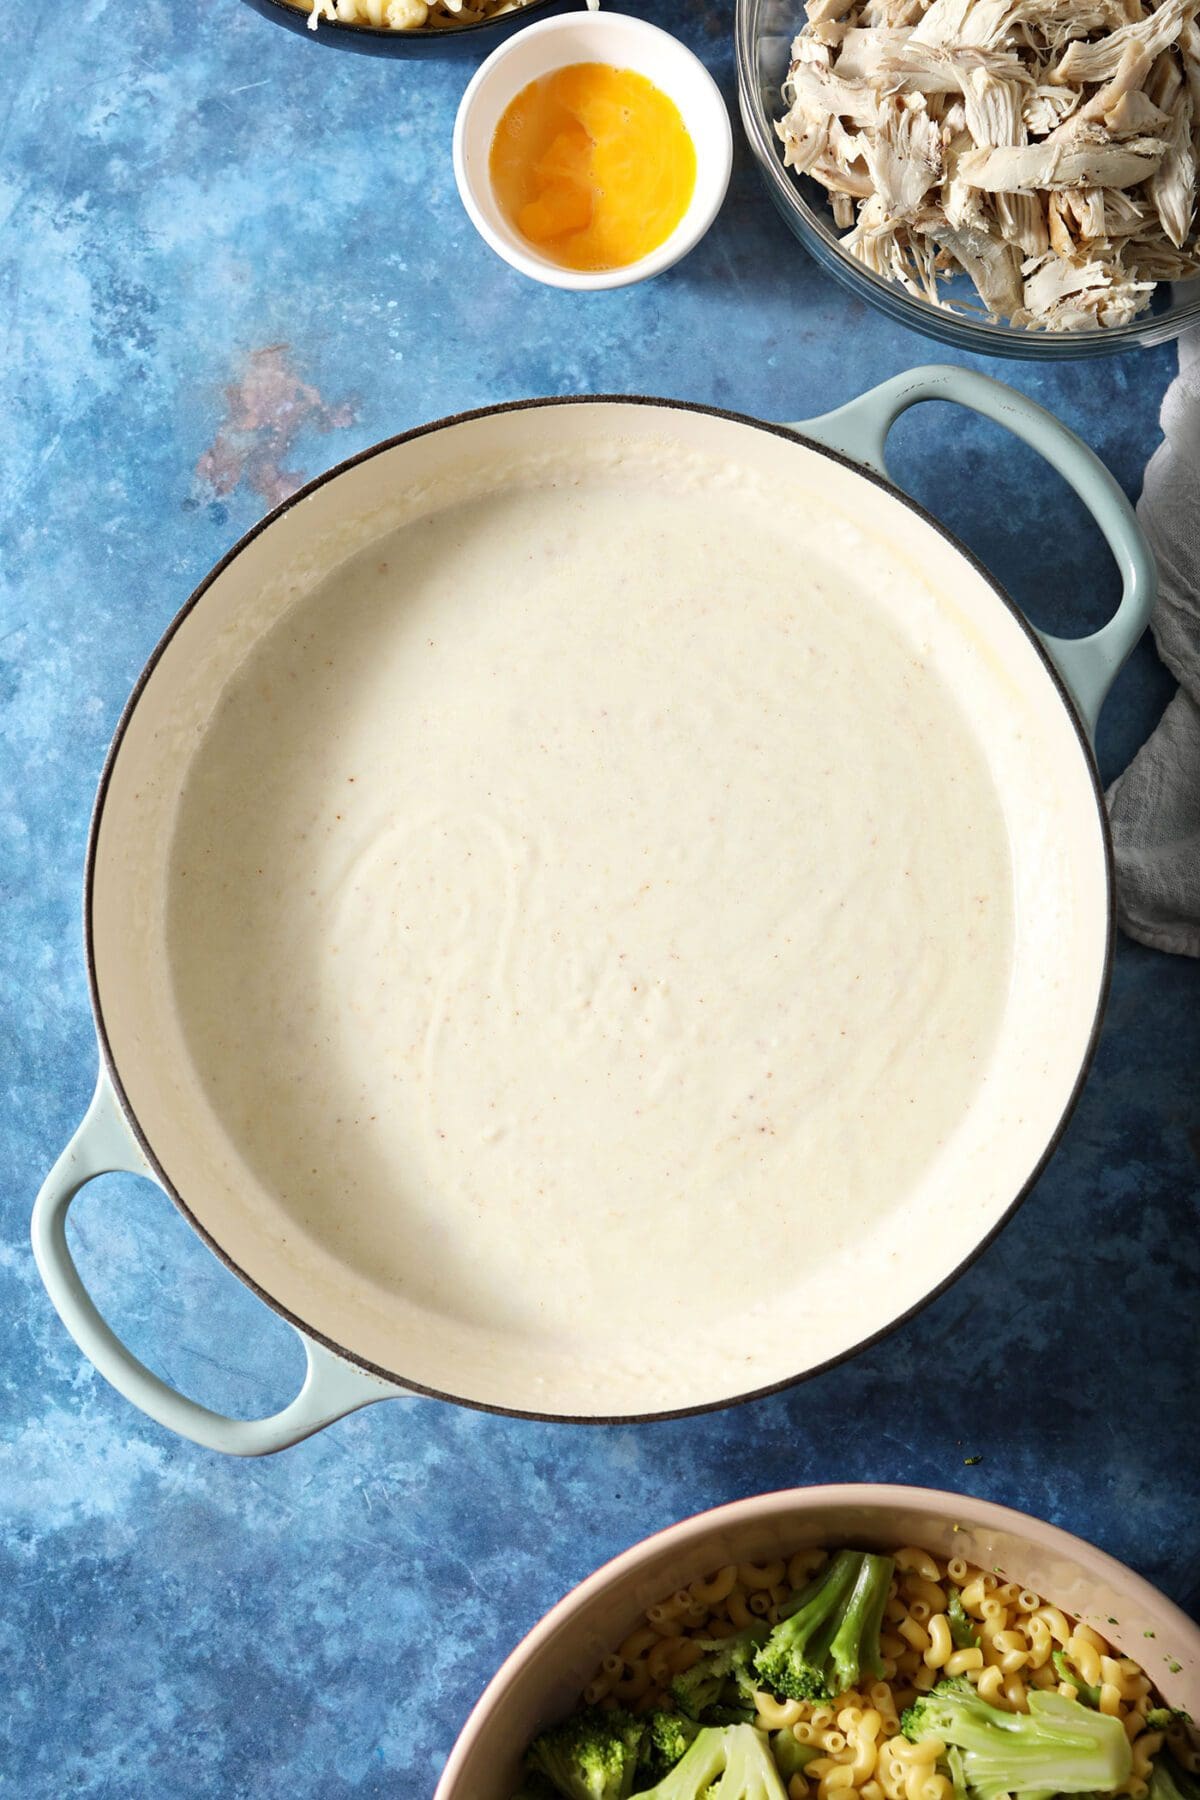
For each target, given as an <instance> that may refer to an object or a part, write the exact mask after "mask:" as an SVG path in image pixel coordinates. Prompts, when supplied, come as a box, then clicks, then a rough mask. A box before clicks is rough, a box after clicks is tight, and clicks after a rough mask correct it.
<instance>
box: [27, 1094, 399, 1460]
mask: <svg viewBox="0 0 1200 1800" xmlns="http://www.w3.org/2000/svg"><path fill="white" fill-rule="evenodd" d="M118 1170H120V1171H125V1172H127V1173H129V1174H133V1175H148V1176H149V1177H150V1179H151V1180H154V1179H155V1175H154V1171H153V1170H152V1169H151V1167H150V1165H149V1163H148V1162H147V1161H146V1158H145V1157H144V1156H143V1155H142V1152H141V1149H140V1147H139V1146H138V1144H137V1141H136V1139H135V1138H134V1136H133V1133H132V1131H131V1130H130V1128H129V1125H128V1123H127V1122H126V1119H125V1116H124V1114H123V1113H122V1111H121V1108H120V1106H119V1104H118V1102H117V1099H116V1096H115V1094H114V1093H113V1090H112V1086H111V1084H110V1082H109V1080H108V1077H107V1075H106V1074H105V1072H104V1071H103V1069H102V1070H101V1072H100V1079H99V1081H98V1082H97V1085H96V1092H95V1094H94V1096H93V1098H92V1103H91V1105H90V1106H89V1107H88V1110H87V1112H86V1113H85V1114H84V1118H83V1122H82V1124H81V1125H80V1126H79V1129H78V1130H77V1131H76V1133H75V1135H74V1137H73V1138H72V1139H71V1141H70V1143H69V1144H68V1145H67V1147H66V1149H65V1150H64V1151H63V1153H62V1155H61V1156H60V1157H59V1159H58V1161H57V1162H56V1163H55V1165H54V1167H53V1168H52V1169H51V1171H50V1173H49V1175H48V1176H47V1177H46V1180H45V1182H44V1184H43V1186H42V1190H41V1192H40V1194H39V1195H38V1197H37V1201H36V1203H35V1205H34V1209H33V1229H32V1236H33V1253H34V1256H35V1258H36V1260H37V1266H38V1271H39V1273H40V1274H41V1277H42V1280H43V1282H44V1283H45V1287H46V1292H47V1293H48V1294H49V1296H50V1298H51V1300H52V1301H53V1302H54V1306H55V1308H56V1310H57V1312H58V1315H59V1317H60V1318H61V1320H62V1322H63V1324H64V1325H65V1326H66V1328H67V1330H68V1331H69V1332H70V1334H71V1336H72V1337H73V1338H74V1339H75V1342H76V1343H77V1344H78V1346H79V1348H80V1349H81V1350H82V1351H83V1354H84V1355H85V1356H86V1357H88V1358H89V1359H90V1361H91V1362H92V1363H93V1364H94V1365H95V1367H96V1368H97V1369H98V1370H99V1372H100V1374H101V1375H103V1376H104V1378H105V1380H106V1381H109V1382H111V1384H112V1385H113V1387H115V1388H116V1390H117V1392H118V1393H120V1394H122V1395H124V1397H125V1399H126V1400H128V1401H130V1402H131V1403H132V1404H133V1405H134V1406H136V1407H138V1408H140V1410H141V1411H142V1412H144V1413H146V1414H147V1415H148V1416H149V1417H150V1418H151V1419H154V1420H155V1421H156V1423H157V1424H159V1425H162V1426H165V1427H166V1429H167V1430H168V1431H174V1432H178V1433H179V1435H180V1436H181V1437H186V1438H190V1439H191V1440H192V1442H193V1443H194V1444H201V1445H203V1446H204V1448H205V1449H207V1450H221V1451H224V1452H225V1453H226V1454H227V1455H230V1456H266V1455H269V1454H270V1453H271V1452H272V1451H275V1450H284V1449H286V1448H287V1447H288V1446H289V1445H290V1444H298V1443H300V1442H301V1440H302V1439H304V1438H306V1437H311V1436H312V1435H313V1433H314V1432H317V1431H323V1430H324V1428H325V1426H326V1425H332V1424H333V1422H334V1420H335V1419H341V1418H344V1417H345V1415H346V1414H347V1413H351V1412H357V1411H358V1409H359V1408H360V1407H362V1406H370V1405H371V1404H372V1403H373V1402H374V1401H376V1400H389V1399H392V1398H394V1397H395V1396H396V1395H397V1394H399V1393H400V1392H401V1391H402V1390H400V1389H398V1388H395V1387H392V1386H391V1385H389V1384H388V1383H387V1382H384V1381H381V1380H378V1379H376V1378H375V1377H374V1376H372V1375H368V1374H367V1373H366V1372H365V1371H363V1370H361V1369H357V1368H355V1367H353V1366H352V1365H351V1364H349V1363H347V1362H345V1361H343V1359H342V1358H341V1357H338V1356H335V1355H334V1354H333V1352H332V1351H330V1350H327V1349H326V1348H325V1347H324V1345H322V1344H318V1343H315V1342H314V1341H313V1340H312V1339H311V1338H309V1337H306V1336H305V1334H304V1333H303V1332H301V1331H297V1333H296V1335H297V1336H298V1337H299V1339H300V1341H301V1343H302V1344H303V1345H304V1353H305V1355H306V1357H307V1359H308V1367H307V1370H306V1372H305V1377H304V1383H303V1385H302V1387H301V1389H300V1392H299V1393H298V1394H297V1395H296V1398H295V1399H294V1400H293V1401H292V1402H291V1403H290V1404H289V1405H288V1406H285V1407H284V1408H283V1410H282V1412H278V1413H275V1414H273V1415H272V1416H271V1417H270V1418H266V1419H230V1418H226V1417H225V1415H224V1414H223V1413H218V1412H212V1411H210V1409H209V1408H208V1407H207V1406H201V1405H200V1404H199V1402H198V1401H195V1400H189V1399H188V1398H187V1396H186V1395H185V1394H181V1393H179V1392H178V1391H177V1390H176V1389H175V1388H173V1387H170V1386H169V1385H168V1384H167V1382H165V1381H163V1380H161V1379H160V1378H159V1376H157V1375H156V1374H155V1373H154V1372H153V1370H152V1369H148V1368H147V1367H146V1365H145V1363H143V1362H140V1361H139V1360H138V1358H137V1357H136V1356H134V1354H133V1352H132V1351H131V1350H129V1349H128V1348H127V1347H126V1345H124V1344H123V1343H122V1342H121V1340H120V1338H119V1337H118V1336H117V1334H116V1333H115V1332H114V1331H113V1329H112V1327H111V1326H110V1325H109V1324H108V1323H107V1321H106V1320H105V1319H104V1318H103V1316H102V1315H101V1313H100V1311H99V1309H98V1307H97V1306H96V1303H95V1301H94V1300H93V1299H92V1297H91V1295H90V1294H89V1293H88V1291H87V1289H86V1287H85V1286H84V1284H83V1278H82V1277H81V1275H80V1273H79V1270H78V1269H77V1268H76V1266H75V1262H74V1259H73V1257H72V1255H71V1250H70V1246H69V1244H68V1242H67V1213H68V1212H69V1210H70V1207H71V1202H72V1201H73V1200H74V1198H75V1196H76V1194H78V1193H79V1191H80V1189H81V1188H84V1187H86V1185H87V1183H88V1182H89V1181H93V1180H94V1179H95V1178H96V1176H97V1175H107V1174H110V1173H112V1172H114V1171H118Z"/></svg>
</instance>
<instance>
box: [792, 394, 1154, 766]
mask: <svg viewBox="0 0 1200 1800" xmlns="http://www.w3.org/2000/svg"><path fill="white" fill-rule="evenodd" d="M921 400H954V401H957V403H958V404H959V405H960V406H967V407H970V409H971V411H972V412H977V413H982V414H983V415H984V417H985V418H989V419H994V420H995V421H996V423H997V425H1003V426H1004V427H1005V429H1006V430H1008V431H1011V432H1012V433H1013V434H1014V436H1016V437H1019V438H1023V439H1024V440H1025V442H1026V443H1027V444H1031V445H1032V446H1033V448H1034V449H1035V450H1037V451H1038V452H1039V453H1040V455H1042V456H1044V457H1045V459H1046V461H1047V462H1048V463H1050V464H1051V466H1052V467H1053V468H1055V469H1057V470H1058V472H1059V474H1060V475H1062V476H1063V477H1064V479H1065V480H1066V481H1067V482H1069V483H1070V485H1071V487H1073V488H1074V490H1075V492H1076V493H1077V494H1078V495H1079V498H1080V499H1081V500H1082V501H1083V503H1084V505H1085V506H1086V507H1087V509H1088V511H1089V512H1090V513H1091V515H1092V517H1093V518H1094V519H1095V521H1096V523H1097V525H1099V527H1100V529H1101V531H1102V532H1103V533H1104V536H1105V537H1106V538H1107V540H1108V545H1109V548H1110V550H1111V551H1112V553H1113V555H1114V556H1115V557H1116V559H1117V566H1118V568H1119V569H1120V571H1121V578H1122V592H1121V601H1120V605H1119V606H1118V607H1117V610H1116V612H1115V613H1114V614H1113V616H1112V618H1111V619H1110V620H1109V621H1108V623H1107V625H1102V626H1101V628H1100V630H1099V631H1096V632H1093V633H1092V634H1091V636H1090V637H1081V638H1060V637H1052V636H1050V635H1049V634H1048V633H1047V632H1044V631H1039V632H1038V634H1037V635H1038V637H1039V639H1040V640H1041V643H1042V644H1043V646H1044V648H1045V650H1046V652H1047V654H1048V655H1049V657H1050V660H1051V661H1052V662H1053V664H1054V665H1055V667H1056V668H1057V669H1058V672H1059V674H1060V675H1061V676H1062V678H1063V681H1064V683H1065V684H1066V687H1067V690H1068V692H1069V693H1070V695H1071V698H1072V699H1073V700H1074V702H1075V706H1076V709H1077V710H1078V712H1079V716H1080V718H1081V719H1082V721H1083V724H1084V726H1085V727H1086V729H1087V732H1088V736H1089V737H1092V736H1094V735H1095V730H1096V721H1097V719H1098V718H1099V716H1100V708H1101V707H1102V706H1103V704H1104V701H1105V698H1106V696H1107V694H1108V690H1109V688H1110V687H1111V686H1112V684H1113V681H1114V680H1115V679H1116V676H1117V673H1118V671H1119V670H1120V668H1121V665H1122V664H1123V663H1124V661H1125V659H1126V657H1127V656H1128V655H1129V652H1130V651H1131V650H1132V649H1133V646H1134V645H1135V644H1136V643H1137V641H1138V639H1139V638H1140V637H1141V635H1142V633H1143V631H1144V630H1145V629H1146V625H1147V622H1148V620H1149V618H1150V611H1151V608H1152V607H1153V605H1154V596H1155V591H1156V588H1157V571H1156V569H1155V566H1154V556H1153V554H1152V552H1151V549H1150V546H1149V544H1148V543H1147V542H1146V539H1145V537H1144V536H1143V535H1142V531H1141V527H1140V526H1139V525H1138V522H1137V519H1136V517H1135V515H1134V511H1133V508H1132V506H1130V504H1129V501H1128V500H1127V499H1126V498H1125V495H1124V493H1123V492H1122V490H1121V488H1120V486H1119V485H1118V483H1117V482H1116V480H1115V479H1114V477H1113V476H1112V475H1110V474H1109V472H1108V470H1107V469H1106V468H1105V466H1104V464H1103V463H1102V462H1101V461H1100V458H1099V457H1098V456H1097V455H1096V454H1095V452H1094V451H1092V450H1089V449H1088V447H1087V445H1086V444H1084V443H1083V442H1082V441H1081V440H1080V439H1079V438H1077V437H1076V436H1075V433H1074V432H1073V431H1068V429H1067V427H1066V426H1065V425H1063V424H1060V423H1059V421H1058V420H1057V419H1056V418H1055V417H1054V415H1053V414H1052V413H1048V412H1047V411H1046V409H1045V408H1044V407H1042V406H1038V405H1037V404H1036V403H1035V402H1034V401H1032V400H1027V399H1026V398H1025V396H1024V394H1019V393H1017V392H1016V390H1015V389H1014V388H1010V387H1007V386H1006V385H1005V384H1004V383H1003V382H1000V381H993V380H992V378H991V377H990V376H988V375H978V374H976V373H975V372H974V370H972V369H958V368H955V367H953V366H952V365H951V364H948V363H945V364H930V365H929V366H928V367H926V368H920V369H910V370H909V371H908V372H907V373H906V374H904V375H895V376H893V377H892V379H891V380H890V381H885V382H882V383H881V384H880V386H879V387H876V388H871V389H870V390H869V392H867V393H865V394H862V395H860V396H859V398H858V399H857V400H851V401H850V403H849V405H847V406H839V407H838V408H837V410H836V411H835V412H828V413H823V414H822V415H821V416H820V417H819V418H816V419H809V420H807V421H805V422H804V423H802V424H798V425H793V426H792V427H791V429H792V430H793V431H796V432H798V433H799V434H800V435H801V436H802V437H808V438H815V439H816V441H817V442H818V443H820V444H826V445H828V447H829V448H830V449H831V450H840V451H841V452H842V454H843V455H845V456H849V457H850V458H851V459H852V460H853V461H854V462H858V463H862V464H864V465H865V466H866V467H867V468H868V469H873V470H874V472H875V473H876V474H877V475H883V476H884V477H886V479H888V480H889V481H890V480H891V476H890V475H889V474H888V467H887V462H886V460H885V456H884V450H885V446H886V444H887V437H888V433H889V431H890V430H891V428H892V426H893V425H894V424H895V423H896V420H897V419H898V418H899V417H900V415H901V413H904V412H907V411H908V409H909V407H910V406H915V405H917V403H918V402H919V401H921Z"/></svg>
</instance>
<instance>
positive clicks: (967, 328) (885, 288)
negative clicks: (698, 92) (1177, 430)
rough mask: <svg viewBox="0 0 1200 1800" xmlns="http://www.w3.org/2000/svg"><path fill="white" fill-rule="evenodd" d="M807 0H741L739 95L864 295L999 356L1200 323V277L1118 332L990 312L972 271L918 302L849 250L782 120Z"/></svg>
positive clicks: (1105, 342)
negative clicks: (799, 163)
mask: <svg viewBox="0 0 1200 1800" xmlns="http://www.w3.org/2000/svg"><path fill="white" fill-rule="evenodd" d="M803 16H804V9H803V5H802V0H737V18H736V37H737V65H738V99H739V101H740V104H741V112H742V123H743V125H744V127H745V130H746V136H747V137H748V138H749V140H750V148H751V149H752V150H753V152H754V155H755V158H756V159H757V162H758V166H759V168H760V169H761V170H762V174H763V178H764V180H765V181H766V184H767V188H768V190H769V192H770V195H771V198H772V200H773V201H774V202H775V205H776V207H777V208H778V209H779V211H780V213H781V214H782V215H783V218H784V219H785V221H786V222H787V224H788V225H789V226H790V227H791V229H792V231H794V232H795V234H796V236H797V237H798V238H799V239H800V242H801V243H802V244H803V245H804V246H805V248H806V249H807V250H808V251H810V252H811V254H812V255H813V256H815V257H816V259H817V261H818V262H819V263H820V265H821V267H822V268H823V269H827V270H828V271H829V273H830V274H831V275H835V276H836V277H837V279H838V280H839V281H840V282H842V283H843V284H844V285H845V286H846V287H848V288H850V289H851V290H852V292H853V293H855V294H857V295H858V296H859V298H860V299H863V300H869V301H870V303H871V305H872V306H877V307H879V308H880V310H881V311H882V312H885V313H889V314H890V315H891V317H892V318H893V319H898V320H899V321H900V323H901V324H902V325H910V326H911V327H912V328H913V330H914V331H923V332H925V334H926V335H927V336H928V337H934V338H940V339H941V341H942V342H943V343H945V344H957V345H958V347H959V349H961V350H974V351H978V352H980V353H982V354H984V355H991V356H1020V357H1026V358H1034V357H1068V356H1101V355H1106V354H1111V353H1112V352H1114V351H1118V350H1129V349H1131V348H1132V347H1133V346H1134V345H1135V344H1163V343H1166V342H1168V340H1169V339H1171V338H1176V337H1178V336H1179V334H1180V332H1182V331H1185V330H1186V329H1187V327H1188V326H1189V325H1192V324H1197V323H1200V280H1197V281H1188V282H1178V283H1174V284H1172V283H1170V282H1160V283H1159V285H1158V288H1157V289H1156V291H1155V293H1154V297H1153V300H1152V302H1151V305H1150V307H1149V309H1148V311H1146V312H1144V313H1141V314H1139V316H1138V317H1137V318H1136V319H1134V320H1132V321H1131V322H1130V323H1129V324H1128V325H1118V326H1114V327H1113V328H1112V329H1111V330H1101V329H1096V330H1093V331H1071V332H1046V331H1035V330H1030V329H1029V327H1028V326H1024V325H1005V324H1002V323H1000V322H999V321H997V320H993V319H989V318H988V317H987V316H986V314H985V313H984V312H983V311H982V309H981V307H980V302H979V297H978V295H977V294H976V292H975V289H974V286H973V285H972V283H971V282H970V281H969V280H968V279H967V278H966V277H965V276H963V277H962V278H961V279H959V280H957V281H954V282H950V283H947V285H946V286H945V287H944V289H943V297H944V298H945V299H946V301H947V302H948V308H947V307H941V306H934V305H932V304H931V303H930V302H929V301H928V300H919V299H917V298H916V297H915V296H914V295H912V294H910V293H908V292H907V291H906V290H905V289H904V288H902V287H900V286H899V285H898V284H897V283H895V282H891V281H885V280H884V279H883V277H882V276H879V275H875V274H873V273H872V271H871V270H870V269H868V268H867V267H866V266H865V265H864V264H863V263H860V262H859V261H857V259H856V258H855V257H853V256H851V255H849V254H848V253H847V252H846V251H844V250H843V249H842V247H841V244H840V243H839V241H838V232H837V230H836V228H835V226H834V223H833V216H832V214H831V213H830V210H829V206H828V204H827V201H826V196H825V190H824V189H823V188H822V187H821V186H820V184H819V183H818V182H816V181H813V180H812V179H811V178H810V177H807V176H800V177H797V176H796V175H794V174H793V172H792V171H791V170H790V169H785V168H784V166H783V146H782V145H781V144H780V141H779V139H778V138H777V137H776V135H775V120H776V119H777V118H779V117H780V115H781V114H782V112H783V111H784V106H783V100H782V97H781V93H780V90H781V88H782V87H783V82H784V77H785V76H786V75H787V70H788V62H789V60H790V55H791V43H792V39H793V38H794V37H795V35H796V33H797V32H798V31H799V29H800V26H801V24H802V22H803Z"/></svg>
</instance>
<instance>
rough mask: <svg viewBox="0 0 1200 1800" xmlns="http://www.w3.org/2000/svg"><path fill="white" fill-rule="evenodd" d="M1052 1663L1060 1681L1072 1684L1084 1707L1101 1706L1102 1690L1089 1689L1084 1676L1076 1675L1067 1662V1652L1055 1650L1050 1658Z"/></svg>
mask: <svg viewBox="0 0 1200 1800" xmlns="http://www.w3.org/2000/svg"><path fill="white" fill-rule="evenodd" d="M1050 1661H1051V1662H1052V1663H1053V1664H1054V1667H1055V1669H1056V1670H1057V1671H1058V1679H1059V1680H1060V1681H1066V1682H1069V1683H1070V1685H1071V1686H1072V1687H1073V1688H1074V1689H1075V1694H1076V1697H1077V1699H1079V1700H1080V1701H1081V1702H1082V1704H1083V1705H1084V1706H1099V1704H1100V1689H1099V1688H1098V1687H1089V1686H1088V1684H1087V1682H1086V1681H1085V1680H1084V1679H1083V1676H1082V1675H1077V1674H1076V1672H1075V1670H1074V1669H1073V1668H1072V1667H1071V1665H1070V1663H1069V1662H1068V1661H1067V1657H1066V1652H1065V1651H1063V1650H1055V1651H1054V1652H1053V1654H1052V1655H1051V1657H1050Z"/></svg>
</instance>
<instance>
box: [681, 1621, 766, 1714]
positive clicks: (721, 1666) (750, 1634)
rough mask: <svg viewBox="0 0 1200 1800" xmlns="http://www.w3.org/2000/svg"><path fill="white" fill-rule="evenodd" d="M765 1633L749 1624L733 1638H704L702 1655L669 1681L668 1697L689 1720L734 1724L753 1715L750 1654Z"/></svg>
mask: <svg viewBox="0 0 1200 1800" xmlns="http://www.w3.org/2000/svg"><path fill="white" fill-rule="evenodd" d="M766 1635H767V1627H766V1626H765V1625H751V1626H750V1628H749V1630H747V1631H741V1632H739V1633H738V1635H737V1636H736V1637H727V1638H713V1639H705V1640H704V1648H705V1652H706V1654H705V1655H704V1656H702V1657H701V1658H700V1661H699V1662H697V1663H693V1664H692V1667H691V1668H690V1669H685V1670H684V1671H683V1673H682V1674H681V1675H677V1676H676V1677H675V1679H674V1681H673V1682H672V1683H671V1698H672V1699H673V1700H674V1702H675V1704H676V1706H677V1707H678V1708H679V1710H680V1712H682V1713H686V1714H687V1716H688V1718H689V1719H700V1720H702V1721H703V1722H704V1724H706V1725H736V1724H741V1723H743V1722H745V1721H746V1720H748V1719H751V1718H753V1716H754V1690H755V1687H756V1686H757V1685H758V1684H757V1681H756V1679H755V1675H754V1653H755V1651H756V1650H757V1649H758V1647H759V1645H760V1644H761V1643H762V1641H763V1639H764V1637H765V1636H766Z"/></svg>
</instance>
